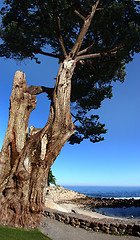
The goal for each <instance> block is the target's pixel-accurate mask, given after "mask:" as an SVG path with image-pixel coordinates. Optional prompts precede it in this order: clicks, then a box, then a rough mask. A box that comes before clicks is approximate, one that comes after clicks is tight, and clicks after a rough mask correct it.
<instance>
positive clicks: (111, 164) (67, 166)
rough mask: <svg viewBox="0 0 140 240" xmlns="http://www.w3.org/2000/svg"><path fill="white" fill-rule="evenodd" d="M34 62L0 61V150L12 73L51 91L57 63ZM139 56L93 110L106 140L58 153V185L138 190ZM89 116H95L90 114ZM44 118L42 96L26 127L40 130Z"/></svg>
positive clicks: (68, 147) (46, 103)
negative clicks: (18, 71) (49, 88)
mask: <svg viewBox="0 0 140 240" xmlns="http://www.w3.org/2000/svg"><path fill="white" fill-rule="evenodd" d="M39 58H40V60H41V64H40V65H38V64H36V63H35V62H34V61H26V62H22V63H19V62H16V61H15V60H10V59H9V60H7V59H3V58H1V59H0V83H1V87H0V149H1V147H2V143H3V140H4V135H5V132H6V128H7V123H8V115H9V98H10V95H11V91H12V81H13V77H14V74H15V72H16V71H17V70H21V71H24V72H25V74H26V80H27V83H28V85H44V86H50V87H51V86H54V83H55V80H54V78H55V77H56V75H57V71H58V67H59V65H58V63H57V60H55V59H53V58H49V57H42V56H39ZM139 68H140V54H137V55H135V57H134V60H133V62H131V63H129V64H128V65H127V68H126V71H127V76H126V80H125V82H124V83H123V84H122V83H119V82H117V83H114V87H113V98H112V99H111V100H105V101H104V102H103V104H102V107H101V108H100V109H99V110H97V111H96V113H97V114H99V115H100V122H102V123H105V124H106V128H107V129H108V132H107V134H105V135H104V137H105V140H104V141H103V142H100V143H95V144H93V143H91V142H90V141H88V140H86V141H83V142H82V143H81V144H80V145H77V144H76V145H74V146H72V145H69V144H68V143H67V144H66V145H65V146H64V148H63V149H62V151H61V153H60V155H59V156H58V158H57V159H56V161H55V163H54V165H53V167H52V171H53V174H54V175H55V176H56V179H57V184H60V185H93V186H140V125H139V124H140V81H139V79H140V77H139V72H140V71H139ZM93 113H95V112H94V111H93ZM48 114H49V101H48V100H47V98H46V96H45V94H42V95H40V96H38V97H37V108H36V109H35V110H34V111H33V112H32V114H31V118H30V126H31V125H33V126H35V127H43V126H44V124H45V123H46V121H47V118H48Z"/></svg>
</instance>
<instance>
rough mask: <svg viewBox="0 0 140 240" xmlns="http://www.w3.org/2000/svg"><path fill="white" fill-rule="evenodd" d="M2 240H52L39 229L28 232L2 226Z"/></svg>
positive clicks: (0, 229)
mask: <svg viewBox="0 0 140 240" xmlns="http://www.w3.org/2000/svg"><path fill="white" fill-rule="evenodd" d="M0 239H1V240H19V239H20V240H27V239H28V240H51V239H50V238H48V237H47V236H45V235H44V234H42V233H41V232H40V231H39V230H38V229H34V230H31V231H26V230H24V229H13V228H9V227H3V226H0Z"/></svg>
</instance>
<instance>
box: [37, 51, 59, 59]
mask: <svg viewBox="0 0 140 240" xmlns="http://www.w3.org/2000/svg"><path fill="white" fill-rule="evenodd" d="M34 53H40V54H42V55H45V56H48V57H53V58H58V59H60V56H59V55H57V54H53V53H47V52H44V51H42V50H41V49H37V50H35V51H34Z"/></svg>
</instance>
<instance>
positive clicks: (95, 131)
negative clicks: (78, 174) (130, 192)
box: [0, 0, 140, 227]
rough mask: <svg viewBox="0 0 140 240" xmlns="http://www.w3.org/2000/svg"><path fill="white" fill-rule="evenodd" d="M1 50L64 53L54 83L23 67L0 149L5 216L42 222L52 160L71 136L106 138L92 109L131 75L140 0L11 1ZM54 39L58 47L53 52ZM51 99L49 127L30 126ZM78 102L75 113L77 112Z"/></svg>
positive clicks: (24, 54) (2, 219)
mask: <svg viewBox="0 0 140 240" xmlns="http://www.w3.org/2000/svg"><path fill="white" fill-rule="evenodd" d="M4 4H5V5H4V8H2V9H1V15H2V26H1V31H0V36H1V39H2V43H1V45H0V56H1V57H4V56H5V57H6V58H14V59H19V60H23V59H26V58H30V59H35V60H36V62H37V63H39V60H38V54H42V55H45V56H50V57H54V58H57V59H58V60H59V63H60V68H59V71H58V75H57V78H56V82H55V86H54V88H48V87H47V86H33V85H32V86H30V87H29V86H28V85H27V83H26V80H25V74H24V73H23V72H20V71H18V72H16V74H15V77H14V82H13V90H12V94H11V97H10V113H9V122H8V128H7V132H6V136H5V139H4V143H3V147H2V150H1V153H0V206H1V207H0V223H2V224H7V225H10V224H11V225H13V226H23V227H29V226H30V227H35V226H37V224H38V223H39V221H40V217H41V213H42V211H43V205H44V198H45V186H46V182H47V175H48V172H49V169H50V167H51V165H52V164H53V163H54V161H55V159H56V158H57V156H58V155H59V153H60V151H61V149H62V147H63V146H64V145H65V143H66V142H67V141H69V142H70V143H71V144H74V143H76V142H77V143H80V142H81V141H82V140H83V139H87V138H89V139H90V141H92V142H97V141H101V140H103V137H102V134H103V133H105V132H106V130H105V129H104V124H101V123H100V122H99V121H98V120H99V117H98V116H97V115H91V114H90V113H91V112H90V111H91V110H92V109H97V108H99V107H100V105H101V102H102V101H103V99H105V98H111V96H112V93H111V92H112V86H111V83H112V81H117V80H118V81H122V82H123V81H124V77H125V71H124V69H125V64H126V63H128V62H129V61H132V59H133V55H134V53H137V52H139V50H140V47H139V39H140V36H139V29H140V26H139V20H140V15H139V13H138V10H139V2H137V1H133V0H121V1H120V0H107V1H103V0H92V1H90V0H89V1H87V0H77V1H72V0H61V1H60V0H50V1H46V0H27V1H26V4H23V1H21V0H11V1H9V0H5V1H4ZM47 45H50V46H51V49H52V52H47V51H46V46H47ZM42 92H46V93H47V94H48V98H49V100H50V101H51V105H50V113H49V118H48V121H47V123H46V125H45V126H44V128H43V129H36V128H34V127H30V132H29V134H28V122H29V117H30V113H31V112H32V110H33V109H34V108H35V107H36V95H37V94H41V93H42ZM71 109H72V110H73V109H74V112H73V113H71Z"/></svg>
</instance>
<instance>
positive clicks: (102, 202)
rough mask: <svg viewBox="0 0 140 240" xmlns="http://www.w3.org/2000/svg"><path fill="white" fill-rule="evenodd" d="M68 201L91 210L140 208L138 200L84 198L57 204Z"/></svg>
mask: <svg viewBox="0 0 140 240" xmlns="http://www.w3.org/2000/svg"><path fill="white" fill-rule="evenodd" d="M68 201H70V202H72V203H76V204H80V205H83V206H84V207H86V208H89V209H91V210H93V209H94V208H103V207H104V208H105V207H106V208H109V207H110V208H116V207H118V208H122V207H132V206H134V207H140V200H135V199H133V198H131V199H114V198H111V199H110V198H92V197H88V196H85V197H84V198H83V197H82V198H80V197H79V198H75V199H71V200H67V201H65V200H63V201H59V203H65V202H67V203H68Z"/></svg>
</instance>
